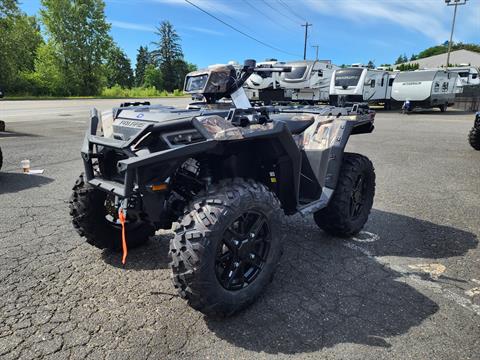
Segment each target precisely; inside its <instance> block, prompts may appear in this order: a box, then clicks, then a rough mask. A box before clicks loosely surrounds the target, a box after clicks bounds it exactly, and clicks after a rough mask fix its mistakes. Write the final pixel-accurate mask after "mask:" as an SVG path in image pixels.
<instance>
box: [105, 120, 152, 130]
mask: <svg viewBox="0 0 480 360" xmlns="http://www.w3.org/2000/svg"><path fill="white" fill-rule="evenodd" d="M113 125H115V126H121V127H128V128H132V129H143V128H144V127H145V125H146V123H145V122H143V121H135V120H124V119H117V120H115V121H114V122H113Z"/></svg>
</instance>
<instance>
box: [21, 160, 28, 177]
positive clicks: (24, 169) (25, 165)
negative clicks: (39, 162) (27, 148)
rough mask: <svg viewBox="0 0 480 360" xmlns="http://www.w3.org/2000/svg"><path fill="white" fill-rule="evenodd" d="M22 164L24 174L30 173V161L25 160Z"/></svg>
mask: <svg viewBox="0 0 480 360" xmlns="http://www.w3.org/2000/svg"><path fill="white" fill-rule="evenodd" d="M21 164H22V169H23V172H24V173H27V174H28V173H29V172H30V160H28V159H25V160H22V161H21Z"/></svg>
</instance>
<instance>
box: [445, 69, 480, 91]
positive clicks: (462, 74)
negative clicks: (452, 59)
mask: <svg viewBox="0 0 480 360" xmlns="http://www.w3.org/2000/svg"><path fill="white" fill-rule="evenodd" d="M448 71H450V72H454V73H457V74H458V79H457V87H463V86H465V85H466V86H469V85H480V77H479V73H478V69H477V68H475V67H473V66H462V67H449V68H448Z"/></svg>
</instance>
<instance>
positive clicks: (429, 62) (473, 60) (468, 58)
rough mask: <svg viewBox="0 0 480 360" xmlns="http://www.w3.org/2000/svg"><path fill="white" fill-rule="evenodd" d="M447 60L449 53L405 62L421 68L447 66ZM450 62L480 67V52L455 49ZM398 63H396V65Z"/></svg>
mask: <svg viewBox="0 0 480 360" xmlns="http://www.w3.org/2000/svg"><path fill="white" fill-rule="evenodd" d="M446 62H447V53H444V54H439V55H433V56H429V57H426V58H423V59H417V60H413V61H408V62H405V63H403V64H405V65H407V64H418V65H419V68H420V69H432V68H439V67H445V64H446ZM450 64H453V65H463V66H474V67H476V68H480V53H477V52H475V51H470V50H465V49H462V50H455V51H452V52H450ZM396 66H398V65H394V67H396Z"/></svg>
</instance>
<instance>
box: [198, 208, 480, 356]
mask: <svg viewBox="0 0 480 360" xmlns="http://www.w3.org/2000/svg"><path fill="white" fill-rule="evenodd" d="M296 219H300V218H297V217H295V218H291V219H290V220H289V221H288V224H287V228H288V233H289V234H291V238H290V241H288V240H287V241H286V243H285V245H284V246H285V252H284V255H283V258H282V261H281V265H280V267H279V270H278V271H277V274H276V275H275V280H274V282H273V283H272V284H271V285H270V286H269V288H268V289H267V291H266V293H265V294H264V295H263V296H262V297H261V298H260V299H259V300H258V301H257V302H256V303H255V304H254V305H252V306H251V307H250V308H248V309H247V310H246V311H244V312H242V313H240V314H238V315H236V316H234V317H233V318H229V319H224V320H218V319H210V318H205V321H206V323H207V325H208V327H209V328H210V329H211V330H212V331H213V332H214V333H215V334H216V335H217V336H218V337H219V338H221V339H224V340H226V341H228V342H229V343H232V344H234V345H235V346H240V347H242V348H244V349H247V350H251V351H256V352H267V353H270V354H278V353H283V354H296V353H303V352H313V351H317V350H319V349H321V348H325V347H332V346H334V345H336V344H340V343H356V344H365V345H370V346H378V347H385V348H388V347H390V346H391V345H390V344H389V342H388V338H389V337H393V336H397V335H401V334H405V333H406V332H408V331H409V329H411V328H412V327H415V326H418V325H420V324H421V323H422V322H423V321H424V320H426V319H428V318H429V317H430V316H431V315H433V314H435V313H436V312H437V311H438V309H439V307H438V305H437V304H436V303H435V302H434V301H432V300H431V299H430V298H428V297H427V296H425V295H423V294H422V293H420V292H418V291H417V290H416V289H415V288H413V287H411V286H409V285H408V284H407V283H406V282H404V281H402V280H401V279H400V278H401V277H402V274H400V273H398V272H396V271H394V270H392V269H390V268H388V267H386V266H384V265H382V264H380V263H378V262H377V260H376V259H375V258H373V257H370V256H366V255H365V254H364V253H362V252H360V251H358V250H355V249H351V248H348V247H346V246H344V245H343V244H342V243H344V242H345V241H348V242H352V241H353V240H342V239H338V238H333V237H330V236H328V235H326V234H325V233H324V232H322V231H321V230H320V229H318V228H316V226H315V225H314V223H313V222H312V221H308V222H303V221H301V220H300V221H298V222H297V221H295V220H296ZM366 230H367V231H368V232H371V233H374V234H377V235H379V238H378V239H377V240H376V241H374V242H371V243H366V242H365V243H362V242H361V240H360V241H359V242H357V241H355V243H356V244H358V245H359V246H361V247H362V248H364V249H369V251H370V253H372V254H373V256H387V255H392V256H406V257H427V258H439V257H450V256H459V255H463V254H465V253H466V252H467V251H468V250H469V249H472V248H475V247H476V246H477V243H478V240H477V239H476V236H475V235H473V234H471V233H468V232H465V231H462V230H459V229H455V228H452V227H448V226H441V225H436V224H433V223H430V222H427V221H421V220H417V219H414V218H411V217H407V216H402V215H398V214H393V213H389V212H383V211H378V210H374V211H373V212H372V216H371V220H370V221H369V223H368V226H367V229H366Z"/></svg>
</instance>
